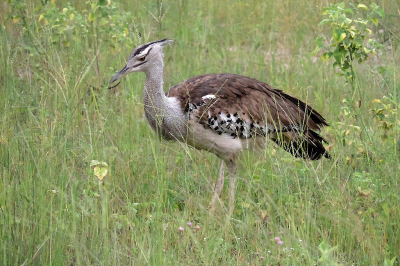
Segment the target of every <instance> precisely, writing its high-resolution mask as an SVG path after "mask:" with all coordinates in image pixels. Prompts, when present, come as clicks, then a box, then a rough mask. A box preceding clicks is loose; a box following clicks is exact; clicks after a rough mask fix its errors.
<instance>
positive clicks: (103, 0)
mask: <svg viewBox="0 0 400 266" xmlns="http://www.w3.org/2000/svg"><path fill="white" fill-rule="evenodd" d="M106 2H107V1H106V0H99V5H101V6H104V5H105V4H106Z"/></svg>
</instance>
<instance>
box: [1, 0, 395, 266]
mask: <svg viewBox="0 0 400 266" xmlns="http://www.w3.org/2000/svg"><path fill="white" fill-rule="evenodd" d="M330 3H331V2H329V1H319V0H313V1H290V0H289V1H276V0H272V1H258V0H246V1H228V0H222V1H214V0H205V1H185V0H179V1H163V2H161V1H160V0H158V1H120V2H114V1H104V0H101V1H98V2H97V1H93V2H90V1H89V2H85V1H69V2H65V1H47V0H41V1H36V0H33V1H23V0H8V1H7V2H2V3H1V4H0V5H1V8H0V21H1V29H0V50H1V53H0V60H1V63H0V95H1V97H0V174H1V181H0V225H1V226H0V241H1V245H0V263H1V264H3V265H145V264H151V265H177V264H182V265H200V264H204V265H249V264H250V265H314V264H317V265H325V264H329V265H337V264H342V265H382V264H383V263H384V261H385V259H386V263H389V262H390V261H389V259H392V258H393V257H395V256H397V261H396V262H395V263H398V258H399V257H398V255H399V254H400V228H399V223H400V213H399V202H400V196H399V191H400V185H399V175H398V172H399V146H398V142H399V133H398V132H399V127H398V125H399V119H398V116H397V110H398V103H399V97H398V91H399V89H400V80H399V66H398V62H400V56H399V52H398V51H399V36H400V32H399V25H400V23H399V16H398V14H399V10H400V5H399V4H398V3H396V2H395V1H389V0H382V1H378V2H376V4H377V5H379V6H380V8H382V9H383V10H385V13H386V16H385V18H384V19H382V20H380V21H381V23H379V24H378V25H376V26H375V25H372V24H371V27H370V28H371V29H372V33H371V35H370V36H369V37H370V38H373V39H375V40H376V41H377V42H378V43H381V44H382V45H383V47H382V49H381V50H379V51H378V52H376V53H375V54H374V55H373V56H369V58H368V60H366V61H365V62H364V63H363V64H362V65H358V64H357V63H355V68H356V69H357V73H358V79H359V86H360V91H361V92H362V93H360V95H359V96H357V97H359V98H356V99H355V100H356V103H357V104H356V105H354V102H351V103H349V102H348V99H349V98H350V97H351V96H352V95H353V91H352V89H351V87H350V86H349V85H348V84H346V81H345V80H344V79H342V78H341V77H338V76H337V75H336V70H335V69H333V68H332V66H331V63H328V62H323V61H322V60H320V56H321V55H322V52H321V53H319V54H312V53H311V52H312V51H313V50H314V48H315V46H316V43H315V42H314V40H315V39H317V38H318V37H321V36H325V38H326V41H328V42H330V37H329V36H330V35H329V34H330V30H329V29H328V28H325V27H319V26H318V24H319V22H320V21H321V20H323V19H324V17H323V15H322V12H323V8H324V7H326V6H329V4H330ZM346 3H348V2H346ZM363 3H364V4H365V5H367V6H369V5H370V4H371V3H372V2H370V1H366V2H363ZM353 4H354V5H357V4H358V2H354V3H353ZM161 38H171V39H174V40H176V43H175V44H174V45H173V46H172V47H170V48H166V49H165V54H166V56H165V63H166V68H165V88H168V87H170V86H171V85H173V84H176V83H178V82H180V81H182V80H184V79H186V78H189V77H192V76H195V75H199V74H204V73H216V72H231V73H237V74H241V75H246V76H250V77H253V78H257V79H259V80H262V81H265V82H267V83H269V84H271V85H273V86H274V87H276V88H279V89H283V90H284V91H285V92H287V93H289V94H291V95H293V96H295V97H298V98H300V99H302V100H305V101H307V102H309V103H310V104H312V106H313V107H315V109H316V110H318V111H320V112H321V113H322V114H323V115H324V117H326V118H327V120H328V122H329V123H330V124H331V126H330V127H329V128H326V129H325V130H324V132H323V134H324V135H325V136H327V139H328V140H329V142H330V144H329V146H328V149H329V150H331V153H332V157H333V159H332V160H330V161H328V160H321V161H317V162H309V161H304V160H301V159H295V158H293V157H291V156H290V154H287V153H285V152H284V151H282V150H281V149H278V148H276V147H275V146H274V145H273V144H271V145H270V146H269V149H268V150H266V151H265V152H262V153H260V154H252V153H250V152H249V153H246V154H244V155H243V156H242V157H241V158H240V162H241V166H240V167H239V171H238V187H237V190H236V209H235V212H234V214H233V217H232V219H230V220H228V218H227V216H226V213H227V212H226V208H225V202H226V201H227V191H226V190H227V189H226V188H225V190H224V193H223V195H222V199H221V202H220V205H219V206H217V212H216V213H215V214H214V215H213V216H212V215H210V213H209V211H208V209H207V208H208V203H209V201H210V200H211V196H212V193H213V190H212V186H213V183H214V182H215V180H216V177H217V174H218V169H219V161H218V160H217V159H216V157H215V156H214V155H212V154H208V153H205V152H198V151H196V150H193V149H191V148H189V147H187V146H185V145H180V144H178V143H168V142H165V141H161V142H160V141H159V140H158V138H157V136H156V135H155V134H154V132H152V130H151V129H150V127H149V126H148V125H147V122H146V120H145V118H144V115H143V105H142V103H141V98H142V87H143V83H144V75H143V74H131V75H128V76H127V77H126V78H124V79H123V80H122V82H121V84H120V85H119V86H117V87H115V88H112V89H110V90H109V89H107V87H108V82H109V80H110V78H111V77H112V75H113V74H115V72H116V71H117V70H119V69H120V68H121V67H123V66H124V63H125V60H126V58H127V57H128V55H129V53H130V52H131V50H132V49H133V48H134V47H136V46H137V45H139V44H141V43H144V42H147V41H152V40H155V39H161ZM93 159H95V160H98V161H101V162H106V163H107V164H108V166H109V167H108V174H107V176H105V178H104V181H103V183H100V182H99V181H98V179H97V177H95V175H94V173H93V170H92V169H91V167H90V162H91V160H93ZM189 221H190V222H192V225H191V226H189V225H186V223H187V222H189ZM180 226H181V227H183V229H184V230H183V231H180V230H179V227H180ZM196 226H199V227H198V228H196ZM275 236H278V237H280V238H281V239H282V241H283V245H277V244H276V243H275V241H274V237H275ZM333 247H336V248H333Z"/></svg>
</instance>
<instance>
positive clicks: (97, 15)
mask: <svg viewBox="0 0 400 266" xmlns="http://www.w3.org/2000/svg"><path fill="white" fill-rule="evenodd" d="M98 17H99V14H97V13H89V18H88V20H89V21H93V20H95V19H97V18H98Z"/></svg>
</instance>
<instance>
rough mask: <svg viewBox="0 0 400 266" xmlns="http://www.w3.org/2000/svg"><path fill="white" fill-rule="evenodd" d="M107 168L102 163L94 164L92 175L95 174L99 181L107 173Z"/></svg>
mask: <svg viewBox="0 0 400 266" xmlns="http://www.w3.org/2000/svg"><path fill="white" fill-rule="evenodd" d="M107 173H108V169H107V168H106V167H104V166H103V165H101V166H96V167H95V168H94V175H95V176H97V178H98V179H99V180H100V181H101V180H103V178H104V177H105V176H106V175H107Z"/></svg>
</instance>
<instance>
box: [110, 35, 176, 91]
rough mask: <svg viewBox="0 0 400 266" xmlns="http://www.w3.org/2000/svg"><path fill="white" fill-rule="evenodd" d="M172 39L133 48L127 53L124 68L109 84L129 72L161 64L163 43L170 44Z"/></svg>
mask: <svg viewBox="0 0 400 266" xmlns="http://www.w3.org/2000/svg"><path fill="white" fill-rule="evenodd" d="M172 42H173V41H172V40H168V39H162V40H159V41H154V42H149V43H146V44H142V45H140V46H139V47H137V48H135V49H134V50H133V51H132V53H131V54H130V55H129V58H128V61H127V63H126V65H125V66H124V68H122V69H121V71H120V72H118V73H117V74H116V75H115V76H114V77H112V79H111V81H110V84H111V83H113V82H115V81H116V80H118V79H119V78H121V77H123V76H125V75H126V74H128V73H131V72H146V70H147V69H149V68H150V67H152V66H153V65H154V64H163V61H162V59H163V56H164V54H163V48H164V46H165V45H168V44H171V43H172Z"/></svg>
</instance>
